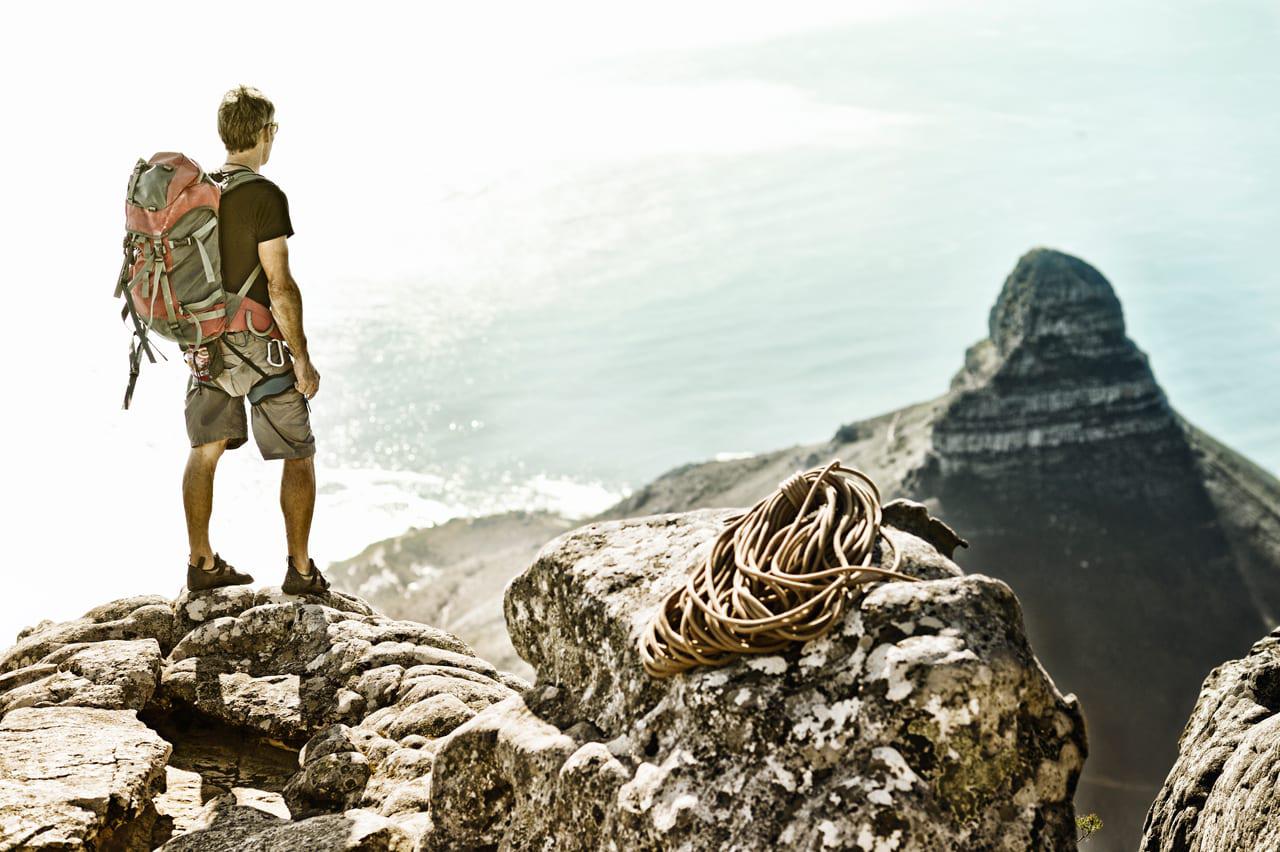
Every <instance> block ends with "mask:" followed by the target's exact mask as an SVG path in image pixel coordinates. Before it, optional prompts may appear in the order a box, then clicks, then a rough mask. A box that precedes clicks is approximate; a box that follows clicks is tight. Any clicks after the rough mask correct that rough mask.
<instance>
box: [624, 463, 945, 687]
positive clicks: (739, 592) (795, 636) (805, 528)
mask: <svg viewBox="0 0 1280 852" xmlns="http://www.w3.org/2000/svg"><path fill="white" fill-rule="evenodd" d="M881 520H882V514H881V502H880V491H879V489H878V488H876V485H875V483H874V482H873V481H872V480H871V478H870V477H868V476H867V475H866V474H864V473H862V472H861V471H859V470H855V469H853V468H848V467H845V466H844V465H842V464H841V463H840V460H839V459H834V460H832V461H831V462H830V463H829V464H827V465H826V466H825V467H815V468H812V469H810V470H807V471H804V472H801V473H796V474H794V475H793V476H790V477H788V478H787V479H786V480H785V481H783V482H782V483H781V484H780V485H779V486H778V489H777V490H776V491H774V492H773V493H772V494H770V495H769V496H768V497H766V498H764V499H763V500H761V501H759V502H758V503H756V504H755V505H754V506H752V507H751V508H750V509H748V510H746V511H744V512H741V513H739V514H736V515H734V516H732V517H730V519H729V521H728V525H727V526H726V527H725V528H724V529H723V530H722V531H721V532H720V535H719V536H717V537H716V540H715V542H714V543H713V544H712V547H711V549H710V551H709V552H708V554H707V556H706V557H705V558H704V559H703V560H702V561H701V562H700V563H699V565H698V566H697V567H696V568H695V569H694V570H693V571H692V573H690V575H689V577H688V580H687V581H686V582H685V584H684V586H683V587H681V588H679V589H676V590H675V591H674V592H672V593H671V594H670V595H668V596H667V599H666V601H665V602H664V603H663V606H662V610H661V611H660V612H659V613H658V614H657V615H656V616H655V617H654V619H653V621H652V622H650V624H649V626H648V627H647V628H646V629H645V632H644V635H643V636H642V637H641V639H640V658H641V660H642V662H643V664H644V670H645V671H646V672H647V673H648V674H649V675H651V676H653V677H670V676H672V675H675V674H679V673H680V672H684V671H687V670H689V669H691V668H694V667H695V666H700V665H710V666H721V665H725V664H727V663H730V662H732V661H733V660H734V659H736V658H737V657H738V656H740V655H745V654H772V653H777V652H778V651H781V650H783V649H785V648H787V647H788V646H789V645H791V644H792V643H793V642H807V641H810V640H812V639H817V638H818V637H820V636H822V635H823V634H825V633H826V632H827V631H828V630H830V629H831V628H832V627H834V626H835V625H837V624H839V623H840V621H841V619H842V618H843V617H844V614H845V612H846V611H847V609H848V607H849V605H850V603H851V601H852V599H853V597H854V595H853V592H854V589H855V587H858V586H863V585H865V584H867V583H874V582H883V581H885V580H887V579H889V578H893V579H899V580H910V581H918V580H919V579H920V578H918V577H912V576H910V575H908V574H903V573H901V572H899V571H898V570H897V568H898V565H899V564H900V562H901V560H902V554H901V553H900V552H899V550H898V548H897V546H896V545H894V543H893V540H892V539H890V538H889V537H888V536H886V535H884V533H883V532H882V530H881V527H880V524H881ZM889 551H892V553H893V557H892V562H891V564H890V566H889V567H888V568H885V567H882V566H883V564H884V561H885V555H886V553H888V552H889ZM877 556H878V557H879V560H880V564H878V565H873V564H871V563H872V559H873V558H875V557H877Z"/></svg>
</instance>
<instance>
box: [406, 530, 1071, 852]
mask: <svg viewBox="0 0 1280 852" xmlns="http://www.w3.org/2000/svg"><path fill="white" fill-rule="evenodd" d="M734 513H735V510H702V511H696V512H690V513H685V514H665V515H656V516H651V517H646V518H637V519H628V520H621V521H612V522H605V523H595V524H589V525H586V526H584V527H581V528H579V529H577V530H574V531H573V532H571V533H568V534H565V535H562V536H560V537H559V538H557V539H555V540H553V541H552V542H550V543H548V544H547V545H546V546H545V547H544V548H543V549H542V551H541V552H540V553H539V555H538V558H537V559H536V560H535V562H534V563H533V565H532V566H531V567H530V568H529V569H528V570H527V571H525V573H524V574H522V575H521V576H519V577H517V578H516V579H515V580H513V581H512V583H511V584H510V586H509V587H508V590H507V595H506V602H505V605H506V615H507V620H508V625H509V629H510V632H511V635H512V639H513V642H514V644H515V647H516V649H517V650H518V651H519V652H520V654H521V655H522V656H523V657H524V658H525V659H526V660H527V661H528V662H529V663H530V664H532V666H533V667H534V668H535V669H536V671H537V672H538V681H537V685H536V686H535V688H534V689H532V690H530V691H528V692H526V693H524V694H523V695H513V696H511V697H509V698H507V699H505V700H503V701H500V702H497V703H494V704H491V705H490V706H488V707H486V708H484V709H481V710H480V711H479V712H478V713H477V714H476V715H475V716H474V717H473V718H471V719H470V720H469V721H466V722H464V723H463V724H461V725H460V726H458V727H457V728H456V729H454V730H453V732H452V733H450V734H449V735H448V736H446V737H444V739H443V740H440V741H437V742H435V743H434V744H433V746H434V758H433V761H432V783H431V788H430V807H431V827H430V831H429V833H428V835H427V837H426V838H425V842H426V843H427V845H428V846H431V844H434V846H433V847H431V848H467V847H477V846H497V847H499V848H506V849H541V848H547V847H554V848H557V849H584V850H585V849H598V848H618V849H670V848H681V849H707V850H711V849H717V850H718V849H727V848H739V849H745V848H771V849H816V848H861V849H868V850H869V849H902V850H905V849H937V848H957V847H959V848H990V849H1010V850H1012V849H1018V850H1022V849H1031V848H1034V849H1071V848H1074V847H1075V824H1074V809H1073V807H1072V804H1071V800H1072V796H1073V794H1074V792H1075V787H1076V783H1077V781H1078V778H1079V775H1080V772H1081V769H1082V767H1083V763H1084V758H1085V755H1086V751H1087V746H1086V739H1085V731H1084V723H1083V719H1082V716H1081V713H1080V709H1079V706H1078V704H1077V702H1076V700H1075V697H1074V696H1073V695H1067V696H1063V695H1062V694H1061V693H1059V692H1058V690H1057V689H1056V687H1055V686H1054V684H1053V681H1052V680H1051V679H1050V678H1049V676H1048V674H1047V673H1046V672H1045V671H1044V669H1043V668H1042V667H1041V666H1040V664H1039V663H1038V661H1037V660H1036V658H1035V656H1034V654H1033V653H1032V651H1031V648H1030V647H1029V645H1028V643H1027V640H1026V636H1025V633H1024V627H1023V623H1022V614H1021V610H1020V607H1019V604H1018V601H1017V599H1016V598H1015V597H1014V595H1013V592H1012V591H1011V590H1010V589H1009V587H1008V586H1007V585H1006V584H1005V583H1003V582H1001V581H999V580H996V579H993V578H991V577H987V576H983V575H964V574H963V573H962V572H961V571H960V570H959V568H957V567H956V566H955V564H954V563H952V562H951V561H950V560H949V559H948V558H947V557H946V556H944V555H943V554H942V553H941V552H939V550H938V548H937V547H935V546H934V545H932V544H930V543H929V542H928V541H925V540H924V539H921V538H918V537H917V536H915V535H912V534H911V533H908V532H905V531H903V530H900V529H896V528H893V527H886V535H888V536H890V537H891V538H892V539H893V541H894V544H895V545H897V546H898V547H899V548H900V549H901V551H902V553H903V561H902V565H901V566H900V570H902V571H904V572H905V573H908V574H911V575H912V576H916V577H919V578H921V581H920V582H906V581H901V582H890V583H883V582H881V583H873V584H871V585H870V586H868V587H867V589H868V591H867V592H866V594H865V596H863V597H862V598H861V600H860V601H858V603H857V605H856V606H854V607H853V608H851V610H850V611H849V613H848V614H847V616H846V618H845V620H844V622H843V623H842V624H840V625H839V626H838V627H837V628H836V629H835V630H833V631H832V632H831V633H829V634H828V635H827V636H825V637H823V638H821V639H817V640H814V641H812V642H808V643H806V644H804V645H802V646H798V647H796V648H794V649H792V650H791V651H789V652H787V653H785V654H778V655H772V656H757V657H746V658H743V659H741V660H739V661H737V662H735V663H733V664H731V665H729V666H726V667H723V668H719V669H705V668H704V669H698V670H694V671H692V672H689V673H687V674H684V675H680V676H677V677H674V678H671V679H666V680H657V679H653V678H650V677H649V676H648V675H646V674H645V673H644V671H643V669H642V668H641V663H640V657H639V652H638V642H639V639H640V636H641V635H642V632H643V631H644V629H645V627H646V625H647V624H648V622H649V620H650V619H651V618H652V617H653V615H654V614H655V613H656V612H657V611H658V609H659V607H660V606H661V604H662V602H663V600H664V599H665V598H666V596H667V594H668V593H669V592H670V591H671V590H673V589H675V588H678V587H679V585H680V584H681V583H682V582H683V581H684V577H685V576H686V575H687V572H688V570H689V569H690V568H691V567H692V565H694V564H695V563H696V562H697V560H698V559H699V558H700V557H702V556H704V555H705V553H706V550H707V548H709V547H710V545H711V542H712V540H713V539H714V538H715V536H716V535H717V534H718V532H719V530H720V529H721V528H722V526H723V524H724V522H725V521H726V520H727V519H728V518H729V517H731V516H732V515H733V514H734ZM907 514H908V515H909V516H911V517H913V518H914V522H915V527H916V528H920V529H927V530H930V531H931V532H932V533H933V536H932V537H933V538H935V539H936V540H937V541H938V542H939V545H940V546H942V547H946V548H950V547H954V546H955V544H956V543H957V542H956V541H953V540H952V537H953V535H954V534H952V536H948V535H946V534H945V533H944V532H943V530H942V529H941V528H939V527H937V526H932V525H929V524H924V525H923V526H921V525H920V523H919V521H920V518H918V517H917V515H918V512H915V511H910V512H907Z"/></svg>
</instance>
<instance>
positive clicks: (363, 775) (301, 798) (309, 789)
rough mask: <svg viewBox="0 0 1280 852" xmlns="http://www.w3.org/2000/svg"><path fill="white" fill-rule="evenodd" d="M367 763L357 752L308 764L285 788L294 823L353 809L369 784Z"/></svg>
mask: <svg viewBox="0 0 1280 852" xmlns="http://www.w3.org/2000/svg"><path fill="white" fill-rule="evenodd" d="M369 774H370V772H369V760H368V758H366V757H365V756H364V755H363V754H361V753H360V752H358V751H345V752H338V753H335V754H326V755H324V756H323V757H319V758H316V759H315V760H311V761H308V762H307V763H306V765H304V766H303V767H302V771H301V772H299V773H298V774H297V775H295V776H293V778H292V779H290V781H289V783H288V784H287V785H286V786H285V788H284V800H285V803H286V804H287V805H288V806H289V813H290V814H292V815H293V817H294V818H295V819H300V818H302V817H308V816H315V815H316V814H323V813H341V812H342V811H345V810H349V809H351V808H354V807H355V806H356V805H358V804H359V803H360V798H361V796H363V795H364V787H365V785H366V784H368V783H369Z"/></svg>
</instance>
